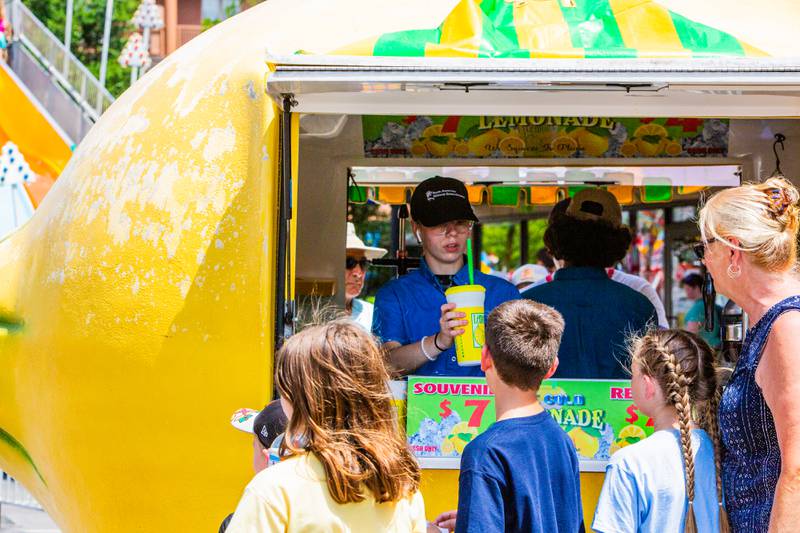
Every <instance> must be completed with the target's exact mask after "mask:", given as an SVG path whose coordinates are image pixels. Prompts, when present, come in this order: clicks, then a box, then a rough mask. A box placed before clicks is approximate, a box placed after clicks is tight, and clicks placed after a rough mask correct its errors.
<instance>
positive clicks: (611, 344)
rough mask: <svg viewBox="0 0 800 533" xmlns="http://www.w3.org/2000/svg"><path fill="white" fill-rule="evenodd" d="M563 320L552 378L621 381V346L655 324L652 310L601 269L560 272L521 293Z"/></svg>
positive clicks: (624, 376) (624, 351)
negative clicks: (547, 306)
mask: <svg viewBox="0 0 800 533" xmlns="http://www.w3.org/2000/svg"><path fill="white" fill-rule="evenodd" d="M522 296H523V298H529V299H531V300H535V301H537V302H541V303H543V304H547V305H549V306H551V307H553V308H555V309H556V310H557V311H558V312H559V313H561V315H562V316H563V317H564V335H563V336H562V337H561V347H560V348H559V350H558V359H559V363H558V370H556V373H555V375H554V377H555V378H582V379H627V378H629V377H630V374H629V373H628V371H627V366H628V363H627V360H628V350H627V340H628V338H629V337H630V336H631V334H635V335H640V334H642V333H644V332H645V331H646V330H647V327H648V326H649V325H651V324H652V325H653V326H655V325H656V324H658V318H657V316H656V310H655V308H654V307H653V304H651V303H650V301H649V300H648V299H647V297H645V296H643V295H642V294H641V293H639V292H638V291H635V290H633V289H631V288H630V287H628V286H626V285H623V284H622V283H618V282H616V281H613V280H611V279H609V277H608V274H607V273H606V271H605V270H604V269H602V268H593V267H566V268H562V269H560V270H557V271H556V273H555V275H554V276H553V281H551V282H550V283H543V284H541V285H536V286H535V287H531V288H530V289H528V290H526V291H524V292H523V293H522Z"/></svg>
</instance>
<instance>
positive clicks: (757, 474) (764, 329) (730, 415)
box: [719, 296, 800, 533]
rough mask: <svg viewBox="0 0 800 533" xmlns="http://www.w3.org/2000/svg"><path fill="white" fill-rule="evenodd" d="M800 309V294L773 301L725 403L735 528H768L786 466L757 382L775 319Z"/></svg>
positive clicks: (723, 426)
mask: <svg viewBox="0 0 800 533" xmlns="http://www.w3.org/2000/svg"><path fill="white" fill-rule="evenodd" d="M793 310H797V311H800V296H791V297H789V298H786V299H785V300H783V301H781V302H778V303H777V304H775V305H774V306H772V307H771V308H770V309H769V311H767V313H766V314H765V315H764V316H763V317H761V319H760V320H759V321H758V322H757V323H756V325H755V326H753V327H752V328H751V329H750V330H749V331H748V332H747V337H746V338H745V341H744V343H743V345H742V354H741V356H740V357H739V361H737V363H736V368H735V369H734V371H733V375H732V376H731V379H730V382H729V383H728V386H727V387H726V388H725V392H724V393H723V394H722V401H721V402H720V406H719V425H720V435H721V438H722V446H723V461H722V485H723V487H724V489H725V506H726V508H727V510H728V515H729V516H730V520H731V527H732V529H733V531H747V532H753V533H757V532H762V531H763V532H764V533H766V531H767V529H769V515H770V512H771V511H772V500H773V497H774V496H775V486H776V485H777V484H778V476H779V475H780V471H781V452H780V449H779V448H778V437H777V435H776V433H775V421H774V420H773V418H772V413H771V412H770V410H769V407H768V406H767V402H766V401H765V400H764V396H763V395H762V394H761V389H760V388H759V386H758V385H757V384H756V369H757V368H758V363H759V361H760V360H761V354H762V352H763V351H764V347H765V346H766V345H767V338H768V337H769V332H770V330H771V329H772V324H774V323H775V320H776V319H777V318H778V317H779V316H781V315H782V314H783V313H785V312H786V311H793Z"/></svg>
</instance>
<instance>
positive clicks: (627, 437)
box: [609, 425, 647, 455]
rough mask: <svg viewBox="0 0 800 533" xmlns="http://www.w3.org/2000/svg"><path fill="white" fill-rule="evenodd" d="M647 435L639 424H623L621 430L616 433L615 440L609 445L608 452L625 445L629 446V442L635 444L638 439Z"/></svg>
mask: <svg viewBox="0 0 800 533" xmlns="http://www.w3.org/2000/svg"><path fill="white" fill-rule="evenodd" d="M646 437H647V434H646V433H645V432H644V430H643V429H642V428H640V427H639V426H632V425H630V426H625V427H624V428H622V430H621V431H620V432H619V433H618V434H617V440H615V441H614V443H613V444H612V445H611V448H610V449H609V453H611V454H612V455H613V454H614V453H615V452H617V451H619V450H621V449H622V448H624V447H625V446H630V445H631V444H636V443H637V442H639V441H640V440H642V439H644V438H646Z"/></svg>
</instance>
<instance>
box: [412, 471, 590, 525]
mask: <svg viewBox="0 0 800 533" xmlns="http://www.w3.org/2000/svg"><path fill="white" fill-rule="evenodd" d="M603 479H605V474H603V473H599V472H583V473H581V500H582V501H583V521H584V523H585V524H586V530H587V531H591V530H590V529H589V526H590V525H591V523H592V517H593V516H594V510H595V507H596V506H597V499H598V498H599V497H600V489H602V488H603ZM421 485H422V495H423V496H424V498H425V514H426V515H427V516H428V520H433V519H434V518H436V517H437V516H439V515H440V514H441V513H443V512H445V511H452V510H454V509H456V508H458V470H423V471H422V483H421Z"/></svg>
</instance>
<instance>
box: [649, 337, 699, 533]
mask: <svg viewBox="0 0 800 533" xmlns="http://www.w3.org/2000/svg"><path fill="white" fill-rule="evenodd" d="M669 340H670V339H668V340H667V341H666V342H664V343H663V344H662V343H660V342H658V341H656V342H655V345H656V350H657V351H658V352H659V355H660V356H661V358H662V361H663V364H664V377H665V380H666V386H667V390H666V391H665V392H666V393H667V400H668V401H669V402H670V403H671V404H672V405H673V406H674V407H675V411H676V412H677V414H678V429H679V430H680V435H681V451H682V452H683V470H684V474H685V483H686V497H687V498H688V500H689V507H688V509H687V510H686V525H685V526H684V533H697V522H696V520H695V516H694V456H693V454H692V433H691V431H692V428H691V423H692V412H691V410H692V403H691V397H690V394H689V385H690V382H689V379H688V378H687V377H686V376H685V375H684V373H683V369H682V368H681V365H680V363H679V362H678V360H677V358H676V357H675V354H674V353H672V351H670V350H669V349H668V348H667V344H668V343H669Z"/></svg>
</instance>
